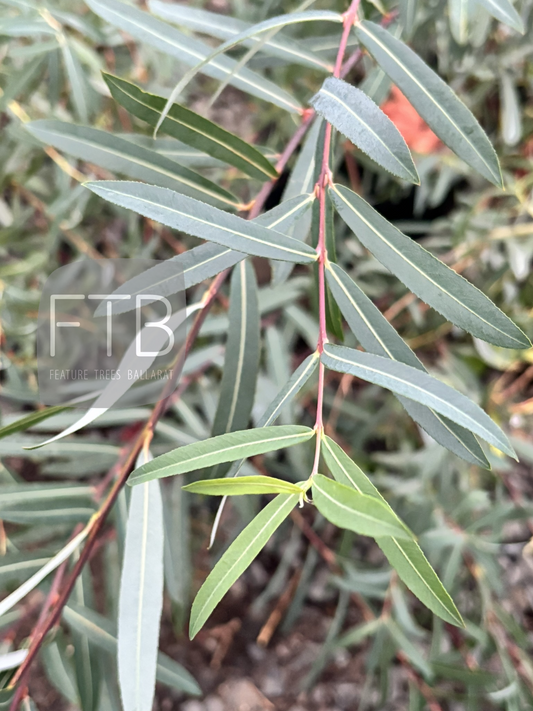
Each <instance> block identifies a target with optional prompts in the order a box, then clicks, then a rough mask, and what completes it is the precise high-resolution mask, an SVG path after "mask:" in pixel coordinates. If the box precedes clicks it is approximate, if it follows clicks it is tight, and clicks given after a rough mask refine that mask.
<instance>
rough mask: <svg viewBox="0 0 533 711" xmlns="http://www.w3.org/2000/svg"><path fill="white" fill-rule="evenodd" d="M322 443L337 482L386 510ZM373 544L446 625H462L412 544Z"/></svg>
mask: <svg viewBox="0 0 533 711" xmlns="http://www.w3.org/2000/svg"><path fill="white" fill-rule="evenodd" d="M322 442H323V448H322V456H323V457H324V461H325V462H326V464H327V465H328V468H329V470H330V472H331V473H332V474H333V476H334V477H335V479H336V480H337V481H339V482H340V483H341V484H345V485H347V486H351V487H353V488H354V489H355V490H356V491H358V492H359V493H361V494H366V495H367V496H374V497H375V498H377V499H379V500H380V501H381V502H382V503H383V504H384V505H385V506H387V507H389V504H388V503H387V502H386V501H385V499H384V498H383V497H382V496H381V494H380V493H379V491H378V489H376V487H375V486H374V484H372V482H371V481H370V479H369V478H368V477H367V476H366V474H364V473H363V472H362V471H361V469H360V468H359V467H358V466H357V464H355V462H353V461H352V460H351V459H350V457H349V456H348V455H347V454H346V452H344V450H343V449H342V448H341V447H339V445H338V444H337V443H336V442H334V441H333V440H332V439H330V438H329V437H326V436H324V437H323V438H322ZM389 508H390V507H389ZM376 542H377V543H378V545H379V546H380V548H381V549H382V551H383V552H384V553H385V555H386V556H387V559H388V561H389V563H390V564H391V565H392V567H393V568H394V569H395V570H396V571H397V572H398V574H399V576H400V578H401V579H402V580H403V582H404V583H405V584H406V585H407V587H408V588H409V589H410V590H411V591H412V592H413V593H414V594H415V595H416V596H417V597H418V599H419V600H421V601H422V602H423V603H424V605H426V607H428V608H429V609H430V610H431V611H432V612H434V613H435V614H436V615H438V616H439V617H442V618H443V619H444V620H446V622H450V623H451V624H453V625H458V626H459V627H462V626H463V621H462V619H461V615H460V614H459V612H458V610H457V608H456V607H455V604H454V602H453V600H452V598H451V597H450V596H449V594H448V593H447V592H446V589H445V588H444V586H443V584H442V583H441V581H440V580H439V578H438V576H437V574H436V573H435V571H434V570H433V568H432V567H431V565H430V564H429V563H428V561H427V560H426V557H425V556H424V554H423V552H422V550H421V548H420V546H419V545H418V543H416V541H407V540H404V539H400V538H397V537H394V536H391V537H388V536H378V537H377V538H376Z"/></svg>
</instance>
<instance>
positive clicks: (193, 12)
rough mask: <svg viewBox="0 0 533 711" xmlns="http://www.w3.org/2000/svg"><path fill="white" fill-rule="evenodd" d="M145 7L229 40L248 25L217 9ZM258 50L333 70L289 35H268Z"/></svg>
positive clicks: (153, 3)
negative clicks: (213, 10)
mask: <svg viewBox="0 0 533 711" xmlns="http://www.w3.org/2000/svg"><path fill="white" fill-rule="evenodd" d="M148 7H149V8H150V10H151V11H152V12H153V13H154V15H157V16H158V17H161V18H162V19H163V20H168V21H169V22H173V23H175V24H176V25H180V26H181V27H187V28H188V29H190V30H196V31H197V32H201V33H202V34H206V35H211V36H212V37H217V38H219V39H231V38H232V37H235V36H237V35H238V34H240V33H242V32H246V31H248V30H249V29H250V28H251V27H252V24H251V23H249V22H244V20H239V19H237V18H235V17H231V16H229V15H221V14H220V13H218V12H209V11H208V10H203V9H200V8H196V7H189V5H176V4H172V5H170V4H169V3H166V2H159V1H158V0H150V1H149V2H148ZM259 42H260V39H259V38H258V37H250V38H249V39H247V40H244V41H243V44H244V45H245V46H246V47H254V46H256V45H257V44H259ZM261 51H262V52H265V53H267V54H270V55H272V56H274V57H280V58H281V59H284V60H285V61H288V62H293V63H295V64H301V65H303V66H308V67H313V68H315V69H321V70H323V71H326V72H332V71H333V65H332V64H330V63H328V62H326V61H325V60H323V59H322V58H321V57H319V56H318V55H317V54H314V53H312V52H310V51H309V50H308V49H307V48H306V46H305V44H304V42H302V41H299V40H295V39H294V38H293V37H290V38H288V37H282V36H280V35H277V36H276V37H270V38H269V39H268V40H267V41H266V42H265V43H264V45H262V46H261Z"/></svg>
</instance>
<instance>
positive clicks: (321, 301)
mask: <svg viewBox="0 0 533 711" xmlns="http://www.w3.org/2000/svg"><path fill="white" fill-rule="evenodd" d="M359 2H360V0H352V3H351V5H350V7H349V9H348V11H347V12H346V13H345V14H344V29H343V32H342V37H341V41H340V44H339V51H338V53H337V59H336V61H335V69H334V71H333V76H334V77H337V78H338V77H340V75H341V73H342V71H343V61H344V54H345V52H346V46H347V44H348V38H349V36H350V31H351V29H352V25H353V23H354V21H355V18H356V16H357V9H358V7H359ZM357 58H359V55H358V57H357ZM349 61H350V60H349ZM351 66H353V64H351ZM331 133H332V126H331V124H330V123H326V128H325V129H324V151H323V153H322V167H321V169H320V175H319V178H318V181H317V184H316V186H315V191H316V194H317V197H318V200H319V218H318V220H319V222H318V242H317V247H316V252H317V255H318V326H319V331H318V342H317V350H318V352H319V353H320V354H322V353H323V351H324V345H325V344H326V343H327V342H328V330H327V325H326V275H325V265H326V261H327V258H328V250H327V245H326V190H327V187H328V185H329V184H330V182H331V170H330V167H329V156H330V151H331ZM324 375H325V373H324V364H323V363H322V362H320V364H319V366H318V395H317V408H316V421H315V431H316V445H315V459H314V462H313V469H312V472H311V476H313V475H314V474H316V473H317V472H318V465H319V463H320V444H321V441H322V433H323V430H324V419H323V410H324V386H325V378H324Z"/></svg>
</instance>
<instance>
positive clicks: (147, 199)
mask: <svg viewBox="0 0 533 711" xmlns="http://www.w3.org/2000/svg"><path fill="white" fill-rule="evenodd" d="M85 186H86V187H88V188H89V189H90V190H92V191H93V192H94V193H96V194H97V195H100V197H103V198H105V199H106V200H109V201H110V202H113V203H115V204H116V205H120V206H122V207H125V208H128V209H129V210H134V211H135V212H138V213H139V214H140V215H144V216H145V217H149V218H150V219H152V220H157V221H158V222H161V223H162V224H164V225H168V226H169V227H174V228H175V229H177V230H181V231H182V232H186V233H187V234H191V235H195V236H196V237H201V238H203V239H206V240H209V241H210V242H216V243H218V244H222V245H224V246H225V247H231V248H232V249H236V250H238V251H239V252H244V253H246V254H253V255H255V256H257V257H267V258H271V259H282V260H286V261H288V262H296V263H301V264H308V263H311V262H314V261H315V260H316V256H317V255H316V252H315V251H314V250H313V249H311V247H308V246H307V245H306V244H302V243H301V242H298V241H297V240H295V239H292V238H291V237H286V236H285V235H282V234H281V233H280V232H277V231H276V230H273V229H269V228H266V227H262V226H261V225H258V224H255V223H254V222H250V221H247V220H243V219H242V218H241V217H237V215H229V214H227V213H225V212H223V211H222V210H218V209H217V208H215V207H212V206H210V205H206V204H205V203H201V202H199V201H198V200H193V199H192V198H189V197H186V196H185V195H179V194H178V193H175V192H173V191H172V190H167V189H165V188H159V187H156V186H155V185H143V184H141V183H132V182H129V181H113V180H101V181H98V182H93V183H85Z"/></svg>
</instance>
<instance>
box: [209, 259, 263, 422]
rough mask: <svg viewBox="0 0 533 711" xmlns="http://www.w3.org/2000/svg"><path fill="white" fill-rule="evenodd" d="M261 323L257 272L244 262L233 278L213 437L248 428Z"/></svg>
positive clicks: (235, 271) (234, 272)
mask: <svg viewBox="0 0 533 711" xmlns="http://www.w3.org/2000/svg"><path fill="white" fill-rule="evenodd" d="M259 320H260V319H259V306H258V303H257V282H256V279H255V272H254V268H253V266H252V264H251V263H250V262H249V260H244V261H242V262H241V263H240V264H239V265H238V266H237V267H236V268H235V269H234V270H233V274H232V277H231V291H230V307H229V330H228V339H227V342H226V354H225V358H224V371H223V375H222V382H221V385H220V397H219V400H218V406H217V411H216V414H215V420H214V423H213V431H212V434H213V435H220V434H225V433H226V432H234V431H235V430H242V429H245V428H246V427H247V426H248V422H249V420H250V413H251V411H252V405H253V404H254V396H255V384H256V380H257V371H258V368H259Z"/></svg>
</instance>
